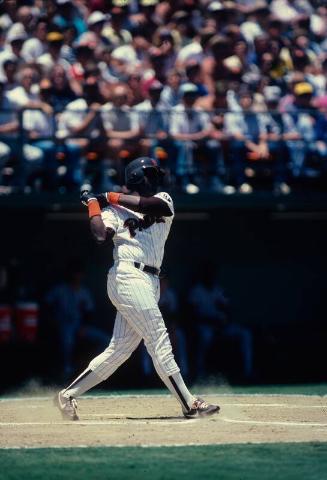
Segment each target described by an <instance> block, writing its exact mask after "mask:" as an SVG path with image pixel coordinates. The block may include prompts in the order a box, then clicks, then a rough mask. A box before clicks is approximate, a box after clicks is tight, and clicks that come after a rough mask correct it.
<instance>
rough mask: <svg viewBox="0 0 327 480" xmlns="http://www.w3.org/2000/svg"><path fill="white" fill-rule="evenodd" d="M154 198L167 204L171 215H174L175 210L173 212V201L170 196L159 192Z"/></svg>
mask: <svg viewBox="0 0 327 480" xmlns="http://www.w3.org/2000/svg"><path fill="white" fill-rule="evenodd" d="M154 196H155V197H157V198H160V199H161V200H163V201H164V202H165V203H167V205H168V207H169V209H170V211H171V213H172V214H173V215H174V214H175V210H174V203H173V199H172V198H171V196H170V195H169V194H168V193H166V192H159V193H157V194H156V195H154Z"/></svg>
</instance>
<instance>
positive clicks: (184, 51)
mask: <svg viewBox="0 0 327 480" xmlns="http://www.w3.org/2000/svg"><path fill="white" fill-rule="evenodd" d="M202 59H203V49H202V47H201V45H200V43H199V42H191V43H189V44H188V45H185V47H182V48H181V49H180V51H179V52H178V54H177V58H176V63H185V62H188V61H189V60H196V61H199V62H201V61H202Z"/></svg>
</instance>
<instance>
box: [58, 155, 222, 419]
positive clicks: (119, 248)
mask: <svg viewBox="0 0 327 480" xmlns="http://www.w3.org/2000/svg"><path fill="white" fill-rule="evenodd" d="M163 175H164V171H163V170H162V169H161V168H159V167H158V165H157V163H156V161H155V160H153V159H151V158H147V157H141V158H137V159H136V160H133V161H132V162H131V163H129V164H128V165H127V167H126V169H125V181H126V186H127V188H128V190H129V192H131V193H128V194H125V193H116V192H108V193H103V194H100V195H94V194H92V193H90V192H87V191H84V192H82V195H81V201H82V203H83V204H85V205H86V206H87V207H88V212H89V218H90V228H91V232H92V234H93V236H94V238H95V240H96V241H97V242H98V243H104V242H107V241H108V240H111V239H112V241H113V244H114V255H113V256H114V265H113V267H112V268H111V269H110V271H109V274H108V283H107V288H108V295H109V298H110V300H111V302H112V303H113V305H114V306H115V307H116V309H117V316H116V319H115V324H114V330H113V335H112V338H111V341H110V344H109V346H108V347H107V348H106V349H105V350H104V352H102V353H101V354H100V355H98V356H97V357H95V358H94V359H93V360H92V361H91V362H90V364H89V366H88V367H87V368H86V370H85V371H84V372H82V374H81V375H80V376H79V377H77V378H76V379H75V380H74V381H73V383H72V384H71V385H69V386H68V387H67V388H65V389H64V390H61V391H60V392H59V393H58V395H57V396H56V403H57V406H58V407H59V409H60V411H61V412H62V415H63V417H64V418H66V419H70V420H78V415H77V402H76V397H79V396H80V395H82V394H83V393H84V392H86V391H87V390H89V389H90V388H92V387H94V386H95V385H97V384H98V383H100V382H102V381H103V380H105V379H107V378H108V377H110V375H112V374H113V373H114V372H115V370H117V368H118V367H119V366H120V365H122V364H123V363H124V362H125V361H126V360H127V359H128V358H129V356H130V355H131V354H132V353H133V351H134V350H135V349H136V347H137V346H138V345H139V343H140V342H141V340H142V339H143V340H144V343H145V346H146V348H147V351H148V352H149V354H150V356H151V358H152V361H153V364H154V367H155V369H156V371H157V373H158V375H159V376H160V378H161V379H162V381H163V382H164V384H165V385H166V386H167V388H168V389H169V390H170V392H171V393H172V394H173V395H174V396H175V397H176V399H177V400H178V402H179V403H180V404H181V406H182V411H183V414H184V416H185V417H187V418H196V417H201V416H207V415H211V414H214V413H217V412H218V411H219V407H218V405H209V404H208V403H206V402H205V401H204V400H202V399H201V398H198V397H194V396H193V395H192V394H191V393H190V392H189V390H188V388H187V387H186V385H185V383H184V381H183V378H182V376H181V374H180V370H179V368H178V366H177V364H176V362H175V359H174V356H173V353H172V347H171V344H170V340H169V337H168V333H167V329H166V326H165V323H164V320H163V318H162V315H161V313H160V310H159V308H158V300H159V296H160V291H159V273H160V266H161V262H162V259H163V255H164V246H165V242H166V239H167V237H168V234H169V230H170V227H171V224H172V221H173V218H174V206H173V202H172V199H171V197H170V196H169V195H168V194H167V193H165V192H161V193H156V192H157V190H158V186H159V184H160V180H161V178H162V176H163Z"/></svg>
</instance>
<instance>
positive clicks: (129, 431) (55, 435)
mask: <svg viewBox="0 0 327 480" xmlns="http://www.w3.org/2000/svg"><path fill="white" fill-rule="evenodd" d="M206 398H208V400H209V399H210V402H218V403H219V405H220V406H221V413H220V414H219V415H215V416H214V417H211V418H208V419H205V420H186V419H184V418H183V417H182V415H181V410H180V408H179V406H178V405H177V403H176V401H175V400H174V399H173V398H171V397H169V396H157V395H156V396H150V395H147V396H108V397H84V398H81V399H80V400H79V416H80V421H79V422H67V421H63V420H62V418H61V415H60V413H59V412H58V411H57V410H56V409H55V408H54V407H53V404H52V400H51V399H49V398H17V399H10V400H7V399H4V400H0V448H4V447H53V446H67V447H73V446H102V445H103V446H104V445H106V446H109V445H122V446H124V445H189V444H199V445H200V444H227V443H266V442H312V441H318V442H319V441H321V442H327V398H326V397H320V396H298V395H280V396H266V395H259V396H256V395H242V396H238V395H226V396H221V397H219V396H216V395H214V396H209V397H208V396H207V397H206Z"/></svg>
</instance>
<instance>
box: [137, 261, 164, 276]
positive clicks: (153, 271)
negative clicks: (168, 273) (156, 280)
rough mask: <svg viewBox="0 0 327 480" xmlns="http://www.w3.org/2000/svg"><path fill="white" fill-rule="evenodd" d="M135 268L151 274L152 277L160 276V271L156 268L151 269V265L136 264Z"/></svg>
mask: <svg viewBox="0 0 327 480" xmlns="http://www.w3.org/2000/svg"><path fill="white" fill-rule="evenodd" d="M134 267H135V268H138V269H139V270H142V272H145V273H151V274H152V275H157V276H159V273H160V269H159V268H156V267H150V265H144V264H143V263H139V262H134Z"/></svg>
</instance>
